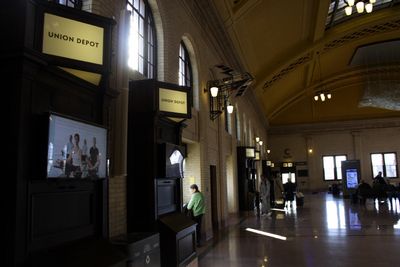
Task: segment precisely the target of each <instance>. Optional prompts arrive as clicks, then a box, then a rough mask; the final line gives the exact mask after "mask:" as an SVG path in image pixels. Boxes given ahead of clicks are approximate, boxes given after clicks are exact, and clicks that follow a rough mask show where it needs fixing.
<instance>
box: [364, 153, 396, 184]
mask: <svg viewBox="0 0 400 267" xmlns="http://www.w3.org/2000/svg"><path fill="white" fill-rule="evenodd" d="M386 154H394V156H395V163H396V165H395V168H396V171H395V172H396V175H395V176H394V177H392V176H391V177H388V176H387V172H386V166H387V165H386V164H385V155H386ZM372 155H381V156H382V161H383V165H382V170H381V171H382V176H383V177H385V178H389V179H396V178H399V168H398V167H397V166H398V158H397V153H396V152H374V153H370V154H369V159H370V161H371V175H372V177H375V176H376V175H377V173H376V174H374V165H373V162H372Z"/></svg>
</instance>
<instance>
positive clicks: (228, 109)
mask: <svg viewBox="0 0 400 267" xmlns="http://www.w3.org/2000/svg"><path fill="white" fill-rule="evenodd" d="M226 110H227V111H228V113H229V114H232V112H233V106H232V104H228V105H227V106H226Z"/></svg>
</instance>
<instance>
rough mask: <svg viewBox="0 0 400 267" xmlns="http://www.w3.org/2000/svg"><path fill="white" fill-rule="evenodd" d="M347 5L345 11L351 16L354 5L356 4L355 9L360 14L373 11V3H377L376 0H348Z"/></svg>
mask: <svg viewBox="0 0 400 267" xmlns="http://www.w3.org/2000/svg"><path fill="white" fill-rule="evenodd" d="M345 2H346V3H347V6H346V7H345V8H344V12H345V13H346V15H347V16H350V15H351V14H352V13H353V6H355V10H357V13H358V14H361V13H363V12H364V11H365V12H366V13H371V12H372V10H373V4H375V3H376V0H369V1H368V0H356V1H355V0H347V1H345Z"/></svg>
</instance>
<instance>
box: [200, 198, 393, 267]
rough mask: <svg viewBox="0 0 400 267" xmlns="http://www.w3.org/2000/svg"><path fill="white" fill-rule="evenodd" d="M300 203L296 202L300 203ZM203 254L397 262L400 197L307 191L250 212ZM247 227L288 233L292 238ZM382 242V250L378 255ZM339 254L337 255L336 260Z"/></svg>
mask: <svg viewBox="0 0 400 267" xmlns="http://www.w3.org/2000/svg"><path fill="white" fill-rule="evenodd" d="M294 204H295V203H294ZM247 215H249V216H247V217H245V218H244V219H243V220H242V221H241V223H239V224H237V225H235V226H234V227H232V228H231V230H230V231H229V232H228V233H226V234H225V235H224V238H223V239H221V240H220V241H219V242H217V243H214V244H212V246H211V247H209V249H205V250H204V251H205V253H203V254H201V255H200V257H199V266H200V267H201V266H207V267H208V266H238V267H240V266H246V267H247V266H313V267H314V266H324V267H329V266H332V267H333V266H349V267H350V266H351V267H355V266H363V267H364V266H390V267H392V266H393V263H395V262H399V261H400V254H399V253H398V241H399V239H400V202H399V200H398V199H388V200H385V201H384V202H383V203H380V202H378V201H374V200H368V201H367V202H366V203H365V205H360V204H353V203H351V201H350V199H343V198H341V197H333V196H332V195H330V194H325V193H321V194H316V195H306V196H305V201H304V206H303V207H296V205H294V206H293V207H289V208H287V207H286V208H285V209H280V210H279V209H278V210H273V213H272V216H270V217H269V216H262V217H257V216H254V215H253V214H252V213H247ZM246 228H253V229H256V230H260V231H264V232H268V233H271V234H276V235H281V236H285V237H287V240H286V241H283V240H279V239H276V238H271V237H270V236H264V235H259V234H255V233H254V232H248V231H246ZM377 246H379V250H380V251H385V253H384V254H382V255H377V253H376V252H377V249H378V248H377ZM332 259H335V260H332Z"/></svg>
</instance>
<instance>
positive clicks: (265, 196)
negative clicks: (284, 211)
mask: <svg viewBox="0 0 400 267" xmlns="http://www.w3.org/2000/svg"><path fill="white" fill-rule="evenodd" d="M270 190H271V184H270V183H269V180H268V179H267V178H266V177H265V175H264V174H261V184H260V197H261V215H268V216H270V215H271V201H270Z"/></svg>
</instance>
